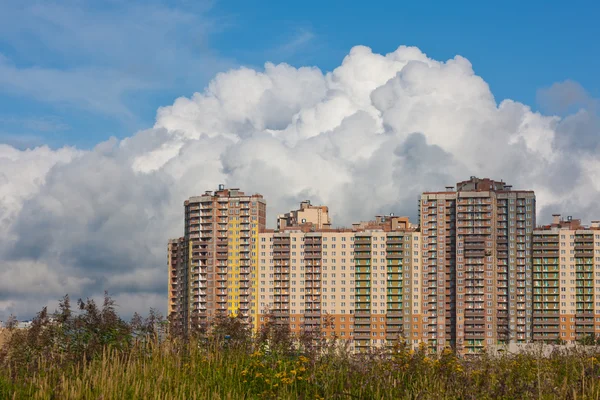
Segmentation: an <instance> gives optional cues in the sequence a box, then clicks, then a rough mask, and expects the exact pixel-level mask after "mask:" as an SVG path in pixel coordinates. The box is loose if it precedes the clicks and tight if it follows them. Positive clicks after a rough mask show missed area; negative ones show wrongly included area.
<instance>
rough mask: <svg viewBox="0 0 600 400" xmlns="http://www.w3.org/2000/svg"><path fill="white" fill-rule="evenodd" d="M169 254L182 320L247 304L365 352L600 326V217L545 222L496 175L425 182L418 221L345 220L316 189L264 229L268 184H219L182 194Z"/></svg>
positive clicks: (570, 335) (508, 339)
mask: <svg viewBox="0 0 600 400" xmlns="http://www.w3.org/2000/svg"><path fill="white" fill-rule="evenodd" d="M168 265H169V315H170V316H171V320H172V321H173V323H175V324H180V325H181V326H183V327H188V326H189V325H190V324H191V323H194V324H195V323H200V322H209V321H210V319H211V318H213V317H216V316H219V315H239V314H241V315H242V316H243V317H244V318H246V319H247V321H248V322H249V323H252V324H253V325H254V326H255V328H259V327H260V326H261V325H262V324H264V323H266V322H267V321H269V320H271V319H272V320H274V321H275V322H276V323H278V324H286V325H289V327H290V329H291V331H292V332H294V333H300V332H303V331H311V330H317V329H318V330H319V331H320V332H322V334H324V335H326V336H327V337H337V338H340V339H345V340H348V341H349V342H350V345H351V347H352V348H353V349H354V350H357V351H362V350H367V349H369V348H370V347H372V346H383V345H390V344H392V343H395V341H396V340H397V339H400V338H402V339H404V340H406V341H408V342H409V343H410V344H411V345H413V346H418V345H419V343H421V342H425V343H426V344H427V345H428V347H429V349H430V350H431V351H440V350H442V349H443V348H445V347H453V348H455V349H457V350H458V351H460V352H464V353H469V352H478V351H481V350H484V349H486V348H488V347H497V346H498V345H504V344H519V343H527V342H530V341H531V340H543V341H547V342H549V341H558V340H559V339H560V340H565V341H568V342H572V341H575V340H580V339H581V338H583V337H585V336H586V335H590V334H595V335H600V223H598V222H594V223H592V225H591V226H589V227H586V226H583V225H581V223H580V221H578V220H572V219H570V218H569V219H567V220H566V221H565V220H562V219H560V217H558V216H555V220H554V221H553V223H552V224H551V225H548V226H541V227H536V200H535V194H534V193H533V191H530V190H513V188H512V187H511V186H510V185H508V184H506V183H504V182H502V181H493V180H490V179H478V178H475V177H471V179H469V180H467V181H463V182H458V183H457V184H456V186H452V187H446V189H445V190H443V191H438V192H424V193H422V194H421V196H420V199H419V224H418V225H416V224H412V223H411V222H410V221H409V219H408V218H407V217H398V216H394V215H388V216H378V217H376V218H375V220H373V221H367V222H360V223H356V224H353V225H352V226H349V227H347V228H335V229H334V228H332V227H331V219H330V217H329V210H328V208H327V207H325V206H314V205H311V204H310V202H308V201H304V202H302V203H301V205H300V208H299V209H297V210H293V211H291V212H289V213H287V214H282V215H279V217H278V228H277V229H275V230H271V229H266V202H265V200H264V199H263V197H262V196H261V195H252V196H248V195H245V194H244V193H243V192H240V191H239V189H225V188H224V187H223V186H220V187H219V189H218V190H217V191H215V192H214V193H213V192H206V193H205V194H204V195H202V196H197V197H192V198H190V199H189V200H187V201H186V202H185V232H184V236H183V237H181V238H179V239H173V240H170V241H169V244H168Z"/></svg>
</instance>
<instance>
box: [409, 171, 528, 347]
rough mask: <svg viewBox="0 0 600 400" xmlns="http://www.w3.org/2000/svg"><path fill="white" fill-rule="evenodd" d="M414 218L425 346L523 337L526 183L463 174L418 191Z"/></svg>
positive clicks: (525, 320)
mask: <svg viewBox="0 0 600 400" xmlns="http://www.w3.org/2000/svg"><path fill="white" fill-rule="evenodd" d="M419 219H420V228H421V235H422V264H423V274H424V275H423V296H424V297H425V299H424V300H423V301H424V305H425V311H424V314H423V319H424V323H423V336H424V338H425V339H426V340H427V342H428V343H429V345H430V347H431V348H432V349H436V350H440V349H442V348H444V347H445V346H452V347H455V348H458V349H459V350H460V351H464V352H475V351H479V350H482V349H483V348H485V347H488V346H492V345H497V344H507V343H525V342H527V341H529V340H530V339H531V334H532V332H531V326H532V288H531V281H532V275H531V274H532V238H533V229H534V227H535V219H536V209H535V194H534V193H533V191H530V190H513V189H512V187H511V186H510V185H508V184H506V183H504V182H502V181H493V180H490V179H478V178H476V177H471V179H469V180H468V181H463V182H459V183H457V185H456V189H455V188H454V187H446V190H445V191H440V192H425V193H423V194H422V195H421V198H420V204H419ZM425 321H426V322H425Z"/></svg>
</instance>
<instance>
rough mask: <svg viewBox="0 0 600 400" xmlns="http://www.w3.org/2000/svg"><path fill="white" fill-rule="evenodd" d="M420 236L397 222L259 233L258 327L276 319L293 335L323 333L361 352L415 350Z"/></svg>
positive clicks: (311, 225)
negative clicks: (392, 347)
mask: <svg viewBox="0 0 600 400" xmlns="http://www.w3.org/2000/svg"><path fill="white" fill-rule="evenodd" d="M301 221H302V220H301ZM419 237H420V234H419V232H418V229H417V227H416V226H414V225H412V224H411V223H410V221H409V220H408V218H406V217H395V216H393V215H390V216H379V217H377V218H376V219H375V220H374V221H368V222H362V223H357V224H354V225H353V226H352V227H351V228H340V229H331V228H320V227H319V220H318V219H317V218H316V217H314V219H313V220H312V221H311V220H310V219H306V221H304V222H301V223H300V224H295V225H293V226H291V225H286V226H284V228H283V229H279V230H276V231H275V230H266V231H264V232H263V233H260V234H259V246H258V249H257V251H258V255H259V257H258V260H259V263H258V271H257V272H258V287H259V291H258V297H257V302H258V305H259V310H260V312H261V314H260V317H259V324H260V323H264V322H265V321H266V319H267V318H269V317H274V318H275V319H276V321H277V322H278V323H283V324H289V326H290V329H291V331H292V332H295V333H299V332H301V331H303V330H311V329H315V328H316V327H320V328H322V331H323V333H324V334H325V335H326V336H330V337H331V336H336V337H338V338H341V339H346V340H348V341H349V342H350V343H351V346H352V347H353V348H354V349H356V350H359V351H361V350H367V349H369V348H370V347H372V346H382V345H385V344H389V343H392V342H394V341H395V340H396V339H398V338H399V337H407V338H409V339H410V340H411V342H413V343H414V344H415V345H416V344H418V342H419V340H420V338H421V333H420V327H421V325H420V323H421V319H420V307H419V296H420V294H419V293H420V278H419V274H420V258H419V257H418V256H416V255H415V256H414V257H413V252H415V253H418V252H419V248H420V244H419ZM413 274H414V277H413Z"/></svg>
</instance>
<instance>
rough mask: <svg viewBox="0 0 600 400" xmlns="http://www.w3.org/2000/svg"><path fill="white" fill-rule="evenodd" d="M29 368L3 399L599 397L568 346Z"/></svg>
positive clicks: (171, 353)
mask: <svg viewBox="0 0 600 400" xmlns="http://www.w3.org/2000/svg"><path fill="white" fill-rule="evenodd" d="M38 365H39V369H38V370H37V371H35V372H32V373H31V374H28V373H26V372H20V373H19V374H17V375H12V376H11V372H14V371H11V370H10V369H9V370H3V371H2V373H1V374H0V396H1V397H2V398H6V399H255V398H267V399H275V398H277V399H321V398H322V399H497V398H503V399H556V398H568V399H600V383H599V379H600V368H599V365H600V353H598V352H594V353H593V354H590V353H589V352H583V351H580V350H569V351H568V352H565V353H554V354H552V355H550V356H548V357H541V356H539V355H538V354H536V353H535V352H528V353H523V354H518V355H503V356H501V357H496V358H495V357H491V356H486V355H482V356H479V357H477V358H474V359H468V360H467V359H462V358H459V357H456V356H455V355H454V354H453V353H452V352H451V351H446V352H445V353H443V354H441V355H439V356H437V357H431V356H430V355H427V354H426V353H425V351H422V350H421V351H416V352H414V351H411V350H408V349H406V348H403V347H398V348H396V349H395V350H394V351H393V352H391V353H388V354H383V353H379V354H375V353H372V354H368V355H360V356H358V355H351V354H348V353H344V352H338V351H332V352H328V353H327V352H326V353H325V354H323V355H321V356H315V357H313V358H309V357H305V356H303V355H286V354H272V353H270V354H269V353H267V354H266V353H265V352H263V351H261V350H254V349H250V348H242V347H234V348H224V347H222V346H220V345H216V344H210V345H207V344H206V343H198V342H196V341H192V342H189V343H187V344H183V343H178V342H171V341H166V342H163V343H158V342H157V341H148V342H145V343H138V344H135V345H134V346H133V347H132V348H131V349H130V350H129V351H127V352H124V351H123V350H116V349H113V348H110V347H106V348H105V349H104V350H103V352H102V354H101V355H99V356H98V357H95V358H93V359H92V360H90V361H87V360H82V361H81V362H78V363H72V364H62V365H61V364H60V363H55V362H49V361H47V359H45V358H44V357H43V356H40V360H38Z"/></svg>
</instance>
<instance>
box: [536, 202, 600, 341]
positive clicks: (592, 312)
mask: <svg viewBox="0 0 600 400" xmlns="http://www.w3.org/2000/svg"><path fill="white" fill-rule="evenodd" d="M591 335H594V336H597V335H600V222H599V221H593V222H592V224H591V226H584V225H582V224H581V220H578V219H572V218H571V217H567V219H566V220H564V219H562V218H561V216H560V215H559V214H555V215H554V216H553V221H552V224H550V225H546V226H541V227H539V228H537V229H535V230H534V234H533V339H534V340H539V341H545V342H558V341H565V342H574V341H577V340H581V339H584V338H585V337H589V336H591Z"/></svg>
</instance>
